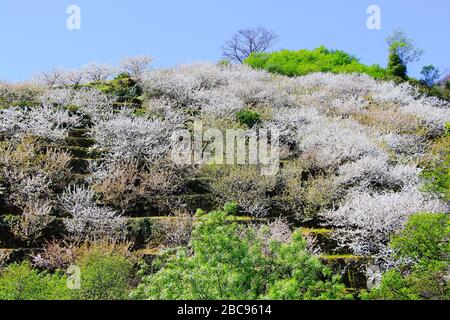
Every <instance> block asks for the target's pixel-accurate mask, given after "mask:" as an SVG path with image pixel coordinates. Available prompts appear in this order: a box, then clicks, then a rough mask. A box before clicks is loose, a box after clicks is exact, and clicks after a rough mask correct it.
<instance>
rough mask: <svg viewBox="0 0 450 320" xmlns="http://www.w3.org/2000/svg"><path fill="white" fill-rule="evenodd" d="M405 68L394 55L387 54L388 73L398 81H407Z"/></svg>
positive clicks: (397, 56)
mask: <svg viewBox="0 0 450 320" xmlns="http://www.w3.org/2000/svg"><path fill="white" fill-rule="evenodd" d="M407 71H408V70H407V67H406V65H405V64H404V63H403V61H402V60H401V59H400V56H399V55H398V54H396V53H390V54H389V62H388V73H389V74H390V75H391V76H393V77H397V78H400V79H405V80H406V79H407V75H406V74H407Z"/></svg>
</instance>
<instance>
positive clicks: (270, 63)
mask: <svg viewBox="0 0 450 320" xmlns="http://www.w3.org/2000/svg"><path fill="white" fill-rule="evenodd" d="M245 63H246V64H248V65H250V66H252V67H253V68H256V69H264V70H267V71H269V72H273V73H279V74H283V75H286V76H303V75H306V74H308V73H314V72H333V73H354V72H355V73H366V74H368V75H371V76H372V77H374V78H385V77H386V75H387V74H386V71H385V70H384V69H383V68H381V67H380V66H378V65H373V66H366V65H363V64H361V63H360V62H359V61H358V59H357V58H355V57H354V56H351V55H349V54H348V53H345V52H343V51H339V50H329V49H327V48H325V47H323V46H322V47H319V48H317V49H314V50H299V51H289V50H283V51H279V52H273V53H255V54H252V55H251V56H250V57H249V58H247V59H246V60H245Z"/></svg>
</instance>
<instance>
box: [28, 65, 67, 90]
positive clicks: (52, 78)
mask: <svg viewBox="0 0 450 320" xmlns="http://www.w3.org/2000/svg"><path fill="white" fill-rule="evenodd" d="M64 73H65V72H64V70H63V69H61V68H57V69H53V70H52V71H50V72H41V73H39V74H37V75H36V76H35V77H34V78H35V80H36V81H37V82H38V83H42V84H44V85H46V86H48V87H50V88H53V87H57V86H59V85H62V84H64V80H65V79H64Z"/></svg>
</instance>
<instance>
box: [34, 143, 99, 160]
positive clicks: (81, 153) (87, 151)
mask: <svg viewBox="0 0 450 320" xmlns="http://www.w3.org/2000/svg"><path fill="white" fill-rule="evenodd" d="M43 147H44V148H48V149H57V150H62V151H65V152H68V153H70V155H71V156H72V157H75V158H85V159H98V158H100V156H101V154H102V151H101V150H99V149H91V148H85V147H77V146H70V145H62V146H61V145H44V146H43Z"/></svg>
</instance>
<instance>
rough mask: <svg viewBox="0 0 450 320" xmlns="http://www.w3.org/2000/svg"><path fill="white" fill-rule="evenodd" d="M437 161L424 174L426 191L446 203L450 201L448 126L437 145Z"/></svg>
mask: <svg viewBox="0 0 450 320" xmlns="http://www.w3.org/2000/svg"><path fill="white" fill-rule="evenodd" d="M436 146H437V148H436V149H437V151H435V153H436V155H435V156H436V158H437V159H436V160H435V161H433V162H432V163H431V164H430V165H429V166H428V167H427V168H426V169H425V170H424V171H423V173H422V177H423V178H424V179H425V181H426V184H425V190H426V191H429V192H432V193H434V194H436V195H437V196H439V197H440V198H442V199H443V200H445V201H450V129H449V125H448V124H447V127H446V134H445V136H444V137H443V138H442V139H441V140H440V141H439V142H438V143H437V144H436Z"/></svg>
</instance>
